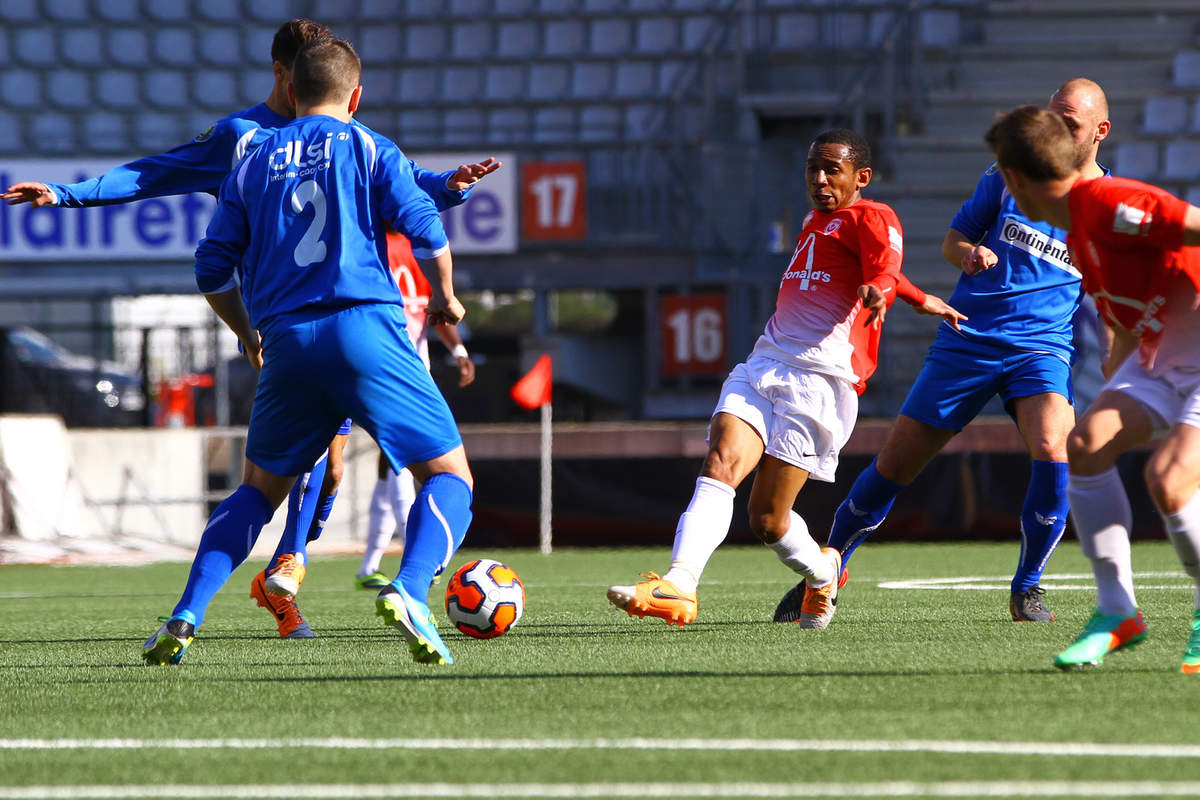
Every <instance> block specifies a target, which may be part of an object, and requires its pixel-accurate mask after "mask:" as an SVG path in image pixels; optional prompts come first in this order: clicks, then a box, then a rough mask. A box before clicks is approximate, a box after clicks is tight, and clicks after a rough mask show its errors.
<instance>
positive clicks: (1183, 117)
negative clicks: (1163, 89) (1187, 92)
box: [1142, 95, 1188, 135]
mask: <svg viewBox="0 0 1200 800" xmlns="http://www.w3.org/2000/svg"><path fill="white" fill-rule="evenodd" d="M1142 116H1143V119H1142V132H1143V133H1148V134H1158V135H1161V134H1171V133H1179V132H1180V131H1182V130H1183V129H1184V126H1186V125H1187V121H1188V103H1187V98H1185V97H1181V96H1179V95H1159V96H1157V97H1149V98H1147V99H1146V102H1145V104H1144V105H1143V108H1142Z"/></svg>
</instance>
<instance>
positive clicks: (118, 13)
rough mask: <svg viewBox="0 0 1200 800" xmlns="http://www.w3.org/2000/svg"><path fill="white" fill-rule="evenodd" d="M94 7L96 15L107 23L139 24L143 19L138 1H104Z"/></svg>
mask: <svg viewBox="0 0 1200 800" xmlns="http://www.w3.org/2000/svg"><path fill="white" fill-rule="evenodd" d="M94 5H95V8H96V14H97V15H98V16H100V17H102V18H103V19H105V20H107V21H109V22H139V21H141V20H142V17H143V15H142V9H141V5H142V4H141V3H140V2H139V0H104V2H103V3H95V4H94Z"/></svg>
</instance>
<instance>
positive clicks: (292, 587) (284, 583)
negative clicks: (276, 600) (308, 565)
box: [266, 553, 308, 598]
mask: <svg viewBox="0 0 1200 800" xmlns="http://www.w3.org/2000/svg"><path fill="white" fill-rule="evenodd" d="M307 571H308V570H306V569H305V568H304V565H303V564H301V563H300V559H298V558H296V557H295V556H294V555H292V554H291V553H284V554H283V555H281V556H280V557H279V559H278V560H277V561H276V562H275V569H273V570H271V574H270V575H269V576H268V577H267V581H266V587H267V591H268V592H270V593H271V594H277V595H279V596H280V597H289V598H291V597H295V596H296V593H297V592H299V591H300V584H301V583H303V582H304V575H305V573H306V572H307Z"/></svg>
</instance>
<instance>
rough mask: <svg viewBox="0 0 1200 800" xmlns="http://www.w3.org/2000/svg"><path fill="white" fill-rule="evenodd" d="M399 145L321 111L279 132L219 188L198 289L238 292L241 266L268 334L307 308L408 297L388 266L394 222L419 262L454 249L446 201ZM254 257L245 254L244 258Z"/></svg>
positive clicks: (251, 303) (253, 313)
mask: <svg viewBox="0 0 1200 800" xmlns="http://www.w3.org/2000/svg"><path fill="white" fill-rule="evenodd" d="M410 164H411V162H409V161H408V159H406V158H405V157H404V154H403V153H401V152H400V148H398V147H397V146H396V145H395V144H394V143H392V142H391V141H390V140H388V139H386V138H384V137H383V136H380V135H379V134H376V133H374V132H372V131H370V130H368V129H367V128H366V127H364V126H362V125H358V124H356V123H353V122H342V121H340V120H337V119H335V118H333V117H328V116H323V115H317V116H309V117H302V118H300V119H298V120H296V121H294V122H292V123H291V124H289V125H287V126H286V127H283V128H280V129H279V130H277V131H276V132H275V133H274V134H272V135H271V136H269V137H268V138H267V139H266V140H264V141H263V142H262V143H261V144H260V145H259V147H258V148H257V149H255V151H254V152H253V153H251V154H250V155H248V156H247V157H246V158H245V159H244V160H243V161H242V162H241V164H239V165H238V167H237V169H236V170H234V172H232V173H230V175H229V177H227V178H226V179H225V182H224V183H223V184H222V185H221V194H220V199H219V200H218V202H217V210H216V213H215V214H214V215H213V218H212V221H211V222H210V223H209V226H208V232H207V234H206V236H205V238H204V239H203V241H201V242H200V246H199V247H198V248H197V249H196V285H197V286H198V287H199V288H200V291H201V292H204V293H205V294H213V293H216V292H221V291H225V290H227V289H230V288H232V287H233V286H234V285H235V284H234V280H233V276H234V273H235V271H237V270H238V267H239V265H240V266H241V268H242V270H243V274H242V277H243V285H242V296H243V298H244V299H245V301H246V306H247V309H248V310H249V312H250V321H251V323H252V324H253V325H254V326H255V327H256V328H258V329H259V330H261V331H263V332H264V336H265V334H266V331H267V329H268V328H269V327H270V323H271V322H272V321H273V320H275V319H276V318H278V317H280V316H283V315H287V314H291V313H294V312H298V311H317V310H321V309H340V308H347V307H350V306H355V305H361V304H364V303H379V302H389V303H394V304H396V305H402V304H403V298H402V297H401V295H400V290H399V288H398V287H397V286H396V283H395V281H393V280H392V276H391V273H390V272H389V271H388V266H387V263H388V262H387V245H386V239H385V227H384V223H389V224H391V226H392V227H393V228H395V230H397V231H399V232H400V233H403V234H404V235H405V236H407V237H408V239H409V240H410V241H411V242H412V247H413V253H414V255H416V256H417V257H418V258H432V257H434V256H436V255H438V254H439V253H441V252H442V251H444V250H445V249H446V248H447V247H449V244H448V242H447V240H446V233H445V230H444V229H443V227H442V221H441V218H440V217H439V216H438V212H437V208H436V207H435V206H434V203H433V201H432V200H431V199H430V197H429V195H428V194H427V193H426V192H424V191H423V190H421V189H420V187H418V186H417V184H416V182H415V180H414V178H413V172H412V167H411V165H410ZM243 259H244V260H243Z"/></svg>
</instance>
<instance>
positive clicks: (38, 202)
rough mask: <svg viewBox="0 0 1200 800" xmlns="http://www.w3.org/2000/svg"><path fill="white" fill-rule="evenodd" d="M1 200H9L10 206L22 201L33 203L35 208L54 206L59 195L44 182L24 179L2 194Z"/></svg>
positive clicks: (0, 195)
mask: <svg viewBox="0 0 1200 800" xmlns="http://www.w3.org/2000/svg"><path fill="white" fill-rule="evenodd" d="M0 200H7V201H8V204H9V205H10V206H15V205H18V204H20V203H32V204H33V207H34V208H38V207H40V206H52V205H54V204H56V203H57V202H58V195H56V194H55V193H54V191H53V190H52V189H51V188H50V187H49V186H47V185H46V184H44V183H38V182H37V181H22V182H20V183H14V184H13V185H12V186H10V187H8V189H7V190H5V192H4V194H0Z"/></svg>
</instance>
